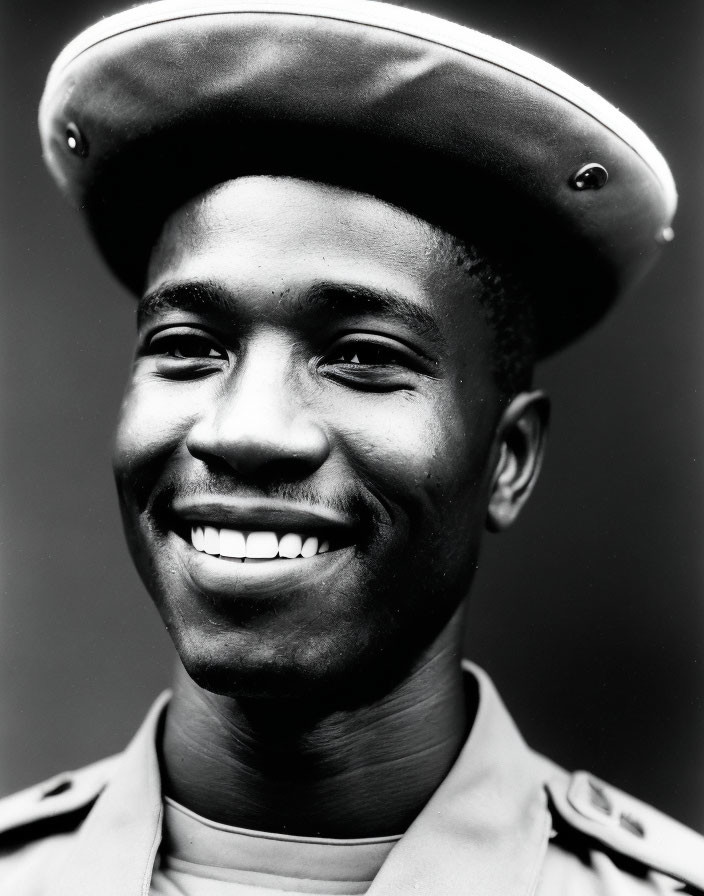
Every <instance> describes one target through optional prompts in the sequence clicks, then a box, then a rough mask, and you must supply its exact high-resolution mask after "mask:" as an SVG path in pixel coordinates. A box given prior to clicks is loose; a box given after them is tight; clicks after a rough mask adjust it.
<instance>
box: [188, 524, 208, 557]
mask: <svg viewBox="0 0 704 896" xmlns="http://www.w3.org/2000/svg"><path fill="white" fill-rule="evenodd" d="M191 544H192V545H193V547H194V548H195V549H196V550H197V551H204V550H205V539H204V538H203V527H202V526H194V527H193V528H192V529H191Z"/></svg>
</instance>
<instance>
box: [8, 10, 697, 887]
mask: <svg viewBox="0 0 704 896" xmlns="http://www.w3.org/2000/svg"><path fill="white" fill-rule="evenodd" d="M40 128H41V132H42V139H43V144H44V150H45V156H46V160H47V164H48V166H49V168H50V170H51V172H52V174H53V175H54V177H55V179H56V180H57V182H58V183H59V185H60V187H61V188H62V189H63V190H64V192H65V193H66V194H67V195H68V196H69V198H71V199H72V201H73V202H74V203H75V204H76V205H78V206H79V207H80V208H81V210H82V211H83V213H84V214H85V216H86V219H87V222H88V224H89V227H90V229H91V231H92V233H93V235H94V236H95V238H96V240H97V243H98V247H99V249H100V251H101V253H102V255H103V256H104V258H105V260H106V261H107V263H108V264H109V266H110V267H111V268H112V270H113V271H114V272H115V273H116V274H117V276H118V277H119V278H120V279H121V280H122V281H123V282H124V283H125V284H126V285H127V286H128V287H129V288H130V289H131V290H132V291H133V292H134V293H135V294H136V295H137V297H138V300H139V302H138V311H137V323H138V333H137V346H136V352H135V359H134V363H133V367H132V371H131V373H130V376H129V381H128V385H127V391H126V395H125V399H124V403H123V407H122V411H121V415H120V420H119V424H118V429H117V436H116V445H115V454H114V468H115V475H116V480H117V486H118V492H119V497H120V502H121V507H122V512H123V518H124V524H125V531H126V534H127V539H128V542H129V546H130V550H131V552H132V556H133V558H134V561H135V563H136V565H137V568H138V570H139V572H140V574H141V576H142V579H143V580H144V583H145V585H146V587H147V590H148V591H149V593H150V595H151V597H152V598H153V600H154V602H155V604H156V606H157V608H158V610H159V613H160V614H161V616H162V619H163V621H164V624H165V625H166V627H167V629H168V631H169V633H170V635H171V637H172V639H173V641H174V644H175V647H176V650H177V652H178V656H179V659H180V664H179V668H178V672H177V674H176V678H175V682H174V689H173V694H171V695H170V696H168V697H164V698H162V699H161V700H160V701H159V702H158V703H157V704H156V705H155V707H154V709H153V710H152V712H151V713H150V715H149V717H148V718H147V720H146V721H145V723H144V726H143V727H142V729H141V730H140V732H139V733H138V734H137V736H136V737H135V739H134V741H133V742H132V744H131V745H130V746H129V747H128V749H127V750H126V752H125V753H124V754H123V755H122V756H119V757H116V758H113V759H110V760H106V761H104V762H100V763H98V764H96V765H95V766H91V767H90V768H88V769H84V770H82V771H79V772H76V773H73V774H70V775H62V776H59V777H58V778H56V779H53V780H52V781H49V782H47V783H45V784H43V785H40V786H39V787H36V788H32V789H30V790H29V791H26V792H24V793H22V794H19V795H17V796H15V797H12V798H10V799H8V800H6V801H4V802H3V803H2V804H0V849H2V856H1V857H0V883H2V892H3V893H4V892H8V893H13V894H40V893H41V894H50V896H61V894H65V896H68V894H71V896H82V894H85V896H87V894H89V893H96V892H98V893H100V894H114V896H118V894H120V896H138V894H141V896H144V894H149V893H151V894H153V896H158V894H163V896H173V894H195V896H228V894H230V896H247V894H249V896H257V894H261V896H265V894H267V893H271V894H281V893H290V892H299V893H318V894H358V893H365V892H369V893H371V894H374V896H390V894H401V893H404V894H405V893H419V894H421V893H422V894H443V896H452V894H457V896H459V894H469V893H471V894H476V896H499V894H501V896H519V894H526V896H527V894H531V893H538V894H543V896H548V894H553V893H554V894H558V893H559V894H564V893H568V892H569V893H574V894H597V893H600V894H617V893H618V894H621V893H623V894H634V896H635V894H645V893H661V894H662V893H670V892H672V893H674V892H682V891H683V889H684V891H685V892H689V893H695V892H700V891H701V889H702V888H703V887H704V872H703V871H702V867H703V863H702V860H701V856H702V855H703V854H704V850H703V847H704V842H703V841H702V840H701V838H699V837H698V836H697V835H696V834H694V833H693V832H690V831H687V830H686V829H684V828H683V827H682V826H680V825H678V824H677V823H676V822H673V821H671V820H669V819H667V818H665V817H663V816H661V815H660V814H659V813H657V812H656V811H655V810H653V809H650V808H649V807H647V806H644V805H642V804H640V803H638V802H637V801H636V800H634V799H632V798H630V797H628V796H626V795H625V794H623V793H621V792H619V791H617V790H615V789H614V788H612V787H609V786H608V785H606V784H604V783H603V782H600V781H598V780H596V779H595V778H593V777H592V776H590V775H586V774H584V773H577V774H574V775H570V774H568V773H566V772H564V771H562V770H561V769H559V768H558V767H557V766H555V765H554V764H552V763H551V762H550V761H549V760H547V759H545V758H543V757H540V756H538V755H536V754H534V753H533V752H531V751H530V750H529V749H528V748H527V747H526V746H525V744H524V743H523V741H522V740H521V738H520V735H519V734H518V732H517V731H516V729H515V727H514V726H513V723H512V722H511V720H510V717H509V716H508V714H507V712H506V710H505V708H504V707H503V705H502V704H501V702H500V700H499V697H498V695H497V694H496V692H495V690H494V689H493V686H492V685H491V683H490V681H489V680H488V678H487V677H486V675H485V674H484V673H483V672H481V670H479V669H477V668H476V667H474V666H471V665H469V664H465V665H464V666H462V665H461V662H460V660H461V645H462V636H463V626H464V617H465V611H466V606H467V598H468V594H469V591H470V588H471V584H472V578H473V574H474V571H475V569H476V566H477V561H478V556H479V550H480V545H481V541H482V538H483V535H484V532H485V531H486V530H487V529H489V530H491V531H495V532H499V531H501V530H502V529H505V528H506V527H508V526H510V525H511V524H512V523H513V521H514V520H515V518H516V517H517V515H518V514H519V512H520V510H521V508H522V506H523V504H524V503H525V501H526V500H527V499H528V497H529V496H530V493H531V490H532V488H533V485H534V483H535V480H536V478H537V476H538V473H539V470H540V465H541V461H542V455H543V448H544V441H545V432H546V424H547V417H548V403H547V398H546V396H545V395H544V394H543V393H542V392H540V391H538V390H535V389H533V387H532V385H531V382H532V368H533V364H534V362H535V361H536V359H539V358H540V357H542V356H544V355H546V354H547V353H549V352H551V351H553V350H555V349H557V348H559V347H561V346H563V345H564V344H566V343H567V342H569V341H570V340H572V339H574V338H576V337H577V336H578V335H579V334H580V333H582V332H583V331H584V330H585V329H587V328H588V327H589V326H590V325H592V324H593V323H594V322H595V321H596V320H597V319H598V318H599V317H600V316H601V315H602V314H603V313H604V311H605V310H606V309H607V308H608V306H609V305H610V303H611V302H612V301H613V300H614V299H615V297H616V296H617V294H618V293H619V292H620V291H621V290H622V289H623V288H624V287H625V286H626V285H628V283H629V282H631V281H632V280H633V279H634V278H635V277H636V276H637V275H638V274H639V273H640V272H641V270H642V269H643V268H644V267H645V266H646V265H647V263H648V262H649V261H650V260H651V258H652V257H654V255H655V254H656V252H657V249H658V247H659V246H660V245H661V244H662V243H663V242H667V241H668V240H669V239H671V235H672V232H671V230H670V221H671V218H672V215H673V213H674V208H675V192H674V186H673V184H672V179H671V176H670V173H669V170H668V168H667V166H666V164H665V162H664V161H663V159H662V157H661V156H660V155H659V154H658V152H657V150H656V149H655V148H654V147H653V146H652V144H651V143H650V142H649V141H648V140H647V138H646V137H645V136H644V135H643V134H642V132H640V131H639V130H638V129H637V128H636V127H635V125H633V124H632V123H631V122H630V121H628V120H627V119H625V118H624V117H623V116H622V115H621V114H620V113H618V112H617V111H616V110H615V109H613V108H612V107H611V106H609V105H608V104H607V103H605V102H604V101H602V100H600V99H599V98H598V97H596V96H595V95H594V94H592V93H591V92H590V91H588V90H587V89H586V88H584V87H582V86H581V85H579V84H577V83H576V82H574V81H572V80H571V79H570V78H568V77H567V76H566V75H563V74H562V73H560V72H558V71H556V70H555V69H553V68H552V67H550V66H548V65H546V64H545V63H542V62H540V61H539V60H536V59H534V58H533V57H530V56H528V55H527V54H524V53H521V52H520V51H518V50H516V49H514V48H512V47H508V46H506V45H505V44H501V43H499V42H497V41H494V40H492V39H491V38H487V37H485V36H484V35H480V34H477V33H475V32H472V31H468V30H466V29H463V28H460V27H459V26H455V25H452V24H450V23H446V22H442V21H440V20H437V19H434V18H432V17H429V16H424V15H421V14H417V13H413V12H410V11H408V10H403V9H398V8H395V7H392V6H385V5H383V4H377V3H371V2H369V3H368V2H364V0H346V2H344V3H341V4H339V5H336V6H334V7H328V6H327V5H325V4H323V3H320V2H318V0H281V2H276V0H257V2H255V3H254V4H244V3H240V2H237V0H223V2H216V0H210V2H208V3H204V4H202V5H201V6H199V7H197V8H193V7H191V6H190V5H189V4H187V3H185V2H181V0H163V2H159V3H156V4H152V5H149V6H145V7H137V8H135V9H133V10H130V11H128V12H126V13H123V14H121V15H118V16H115V17H113V18H111V19H107V20H105V21H103V22H101V23H99V24H98V25H96V26H95V27H94V28H92V29H89V30H88V31H87V32H85V33H84V34H83V35H81V36H79V37H78V38H77V39H76V40H75V41H74V42H73V43H72V44H70V45H69V47H67V49H66V50H65V51H64V52H63V53H62V55H61V56H60V57H59V59H58V60H57V62H56V64H55V66H54V68H53V69H52V72H51V74H50V76H49V80H48V83H47V87H46V91H45V94H44V98H43V101H42V108H41V113H40ZM577 262H578V263H577ZM575 270H578V272H579V276H578V277H577V276H575Z"/></svg>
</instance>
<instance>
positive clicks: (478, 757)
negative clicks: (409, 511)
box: [0, 663, 704, 896]
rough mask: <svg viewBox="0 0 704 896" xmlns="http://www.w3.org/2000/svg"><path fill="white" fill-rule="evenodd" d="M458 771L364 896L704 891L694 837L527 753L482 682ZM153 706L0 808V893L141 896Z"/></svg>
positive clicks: (150, 843) (154, 763)
mask: <svg viewBox="0 0 704 896" xmlns="http://www.w3.org/2000/svg"><path fill="white" fill-rule="evenodd" d="M465 671H466V674H467V675H468V676H473V677H474V678H475V679H476V682H477V684H478V690H479V708H478V711H477V716H476V719H475V723H474V725H473V727H472V731H471V734H470V736H469V739H468V741H467V743H466V744H465V746H464V748H463V750H462V752H461V754H460V756H459V758H458V760H457V762H456V763H455V765H454V767H453V768H452V769H451V770H450V773H449V774H448V775H447V777H446V778H445V780H444V781H443V783H442V784H441V785H440V787H439V788H438V790H437V791H436V792H435V794H434V795H433V796H432V797H431V799H430V801H429V802H428V804H427V805H426V807H425V808H424V809H423V811H422V812H421V813H420V815H419V816H418V817H417V818H416V820H415V821H414V822H413V824H412V825H411V827H410V828H409V829H408V831H407V832H406V833H405V834H404V836H403V837H402V838H401V840H400V841H399V842H398V843H397V844H396V846H394V848H393V850H392V851H391V853H390V855H389V857H388V858H387V859H386V861H385V862H384V864H383V865H382V868H381V871H380V872H379V874H378V875H377V877H376V878H375V880H374V882H373V883H372V885H371V887H370V889H369V890H368V893H369V894H370V896H392V894H393V896H396V894H398V896H401V894H404V896H405V894H409V893H414V894H419V896H431V894H433V896H470V894H471V896H528V894H536V896H646V894H660V896H664V894H668V893H672V894H674V893H690V894H698V893H702V892H704V838H702V837H700V836H699V835H698V834H696V833H694V832H693V831H690V830H689V829H687V828H685V827H684V826H683V825H681V824H679V823H677V822H675V821H673V820H672V819H669V818H667V817H665V816H664V815H662V814H661V813H659V812H657V811H656V810H654V809H652V808H650V807H649V806H646V805H644V804H643V803H641V802H639V801H638V800H636V799H634V798H633V797H630V796H627V795H626V794H624V793H621V792H620V791H619V790H616V789H615V788H613V787H610V786H609V785H607V784H604V783H603V782H602V781H599V780H598V779H596V778H594V777H593V776H592V775H589V774H587V773H585V772H576V773H575V774H572V775H570V774H568V773H567V772H565V771H563V770H562V769H561V768H559V767H558V766H556V765H555V764H554V763H552V762H551V761H550V760H548V759H546V758H545V757H543V756H539V755H538V754H536V753H534V752H533V751H532V750H530V749H529V748H528V747H527V746H526V744H525V742H524V741H523V740H522V738H521V736H520V734H519V732H518V730H517V729H516V727H515V725H514V723H513V721H512V719H511V718H510V716H509V714H508V712H507V710H506V708H505V707H504V705H503V703H502V702H501V700H500V698H499V696H498V694H497V692H496V690H495V689H494V686H493V685H492V683H491V681H490V680H489V678H488V677H487V675H486V674H485V673H484V672H482V671H481V670H480V669H478V668H477V667H476V666H473V665H471V664H469V663H467V664H466V670H465ZM167 703H168V694H165V695H163V696H162V697H161V698H160V699H159V700H158V701H157V702H156V703H155V705H154V707H153V708H152V710H151V711H150V713H149V715H148V716H147V719H146V720H145V722H144V724H143V725H142V727H141V728H140V730H139V732H138V733H137V735H136V736H135V738H134V740H133V741H132V743H131V744H130V745H129V746H128V748H127V750H126V751H125V752H124V753H123V754H121V755H120V756H116V757H114V758H111V759H107V760H104V761H103V762H98V763H96V764H95V765H91V766H88V767H87V768H84V769H82V770H80V771H78V772H73V773H68V774H65V775H58V776H57V777H55V778H52V779H51V780H49V781H47V782H45V783H44V784H40V785H38V786H36V787H32V788H30V789H29V790H25V791H23V792H22V793H19V794H17V795H16V796H12V797H9V798H7V799H5V800H3V801H2V802H0V893H3V894H5V893H7V894H13V896H93V894H96V893H99V894H100V896H144V894H147V893H148V892H149V883H150V880H151V875H152V871H153V868H154V866H155V863H156V862H158V861H159V846H160V842H161V835H162V829H161V822H162V794H161V784H160V775H159V763H158V760H157V750H156V737H157V731H158V729H159V720H160V718H161V715H162V713H163V711H164V709H165V707H166V706H167Z"/></svg>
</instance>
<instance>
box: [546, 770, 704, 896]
mask: <svg viewBox="0 0 704 896" xmlns="http://www.w3.org/2000/svg"><path fill="white" fill-rule="evenodd" d="M547 789H548V793H549V795H550V797H551V802H552V808H553V809H554V811H556V812H557V815H558V818H559V819H561V820H562V821H563V822H565V823H566V824H567V825H568V826H569V827H570V828H571V829H574V830H577V831H578V832H580V833H581V834H584V835H586V836H587V837H589V838H590V839H592V840H595V841H597V842H598V843H599V844H600V845H601V846H603V847H605V848H606V849H607V850H608V851H610V852H612V853H616V854H619V855H621V856H623V857H625V858H626V859H628V860H630V861H633V862H636V863H639V864H642V865H643V866H644V867H646V868H648V869H650V870H652V871H655V872H659V873H661V874H665V875H667V876H668V877H672V878H674V879H675V880H677V881H680V882H681V883H682V884H683V885H685V886H687V887H689V888H694V891H695V892H704V837H702V836H700V835H699V834H697V833H696V832H695V831H693V830H691V829H690V828H688V827H685V825H683V824H681V823H680V822H678V821H675V820H674V819H672V818H669V817H668V816H667V815H664V814H663V813H662V812H658V810H657V809H653V808H652V807H651V806H648V805H647V804H646V803H643V802H641V801H640V800H638V799H636V798H635V797H632V796H629V795H628V794H626V793H623V792H622V791H620V790H618V789H617V788H615V787H612V786H611V785H610V784H605V783H604V782H603V781H600V780H599V779H598V778H595V777H594V776H593V775H590V774H588V773H587V772H575V773H574V774H572V775H570V776H566V777H564V778H562V777H556V778H553V779H551V780H550V781H549V782H548V785H547ZM690 892H692V890H691V889H690Z"/></svg>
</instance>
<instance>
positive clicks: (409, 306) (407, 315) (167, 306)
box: [137, 280, 446, 349]
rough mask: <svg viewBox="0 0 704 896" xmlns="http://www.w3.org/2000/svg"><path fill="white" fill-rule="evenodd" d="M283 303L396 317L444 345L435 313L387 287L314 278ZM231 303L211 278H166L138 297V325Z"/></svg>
mask: <svg viewBox="0 0 704 896" xmlns="http://www.w3.org/2000/svg"><path fill="white" fill-rule="evenodd" d="M282 302H286V303H288V304H289V305H290V307H291V308H292V310H294V311H299V312H302V313H304V314H305V315H306V316H310V317H316V316H318V315H320V314H321V313H326V312H327V313H328V314H330V315H336V316H342V315H345V314H346V315H353V314H356V313H360V312H361V313H367V314H370V313H371V314H374V315H377V316H379V317H383V318H387V319H391V320H397V321H400V322H401V323H402V324H403V325H405V326H406V327H407V328H408V329H409V330H410V331H411V332H412V333H415V334H416V335H418V336H420V337H421V338H423V339H429V340H430V341H432V342H433V343H434V344H435V345H436V347H437V348H439V349H444V348H445V347H446V342H445V339H444V337H443V335H442V333H441V332H440V328H439V326H438V324H437V322H436V320H435V317H434V316H433V315H432V314H431V313H430V312H429V311H428V310H426V309H425V308H423V307H422V306H421V305H419V304H418V303H417V302H414V301H412V300H411V299H409V298H407V297H406V296H404V295H401V294H400V293H396V292H393V291H391V290H386V289H375V288H374V289H373V288H370V287H367V286H362V285H361V284H352V283H339V282H330V283H326V282H321V283H314V284H313V285H312V286H311V287H309V288H308V289H307V290H305V291H303V292H301V293H297V294H294V293H288V294H284V295H283V296H282V298H281V299H280V303H282ZM232 307H233V303H232V299H231V297H230V295H229V293H228V292H227V291H226V290H224V289H223V288H222V287H221V286H219V285H218V284H217V282H215V281H209V280H198V281H185V282H181V283H166V284H164V285H162V286H159V287H157V288H156V289H155V290H152V291H151V292H148V293H147V294H146V295H145V296H144V297H143V298H142V299H140V301H139V304H138V307H137V323H138V325H139V326H141V325H142V324H143V323H144V322H145V321H146V320H148V318H149V317H151V316H153V315H155V314H158V313H160V312H163V311H170V310H179V311H191V312H194V313H198V312H200V313H202V312H215V313H223V314H224V313H228V312H230V313H231V311H232Z"/></svg>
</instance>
